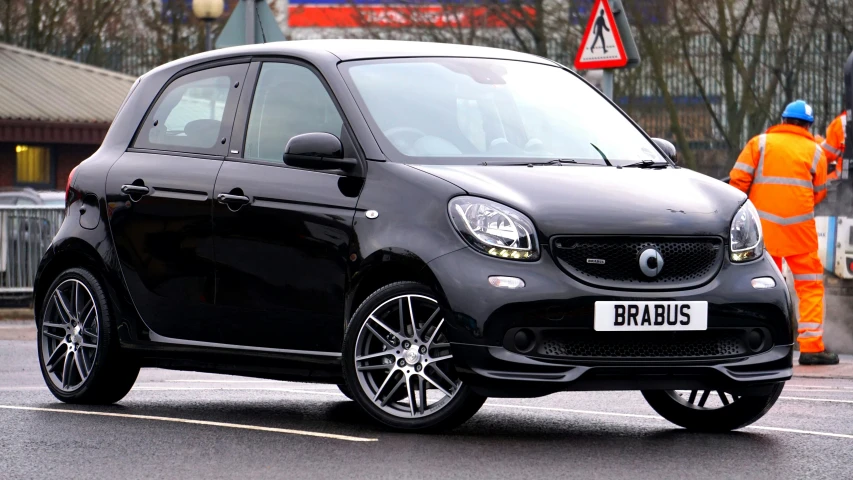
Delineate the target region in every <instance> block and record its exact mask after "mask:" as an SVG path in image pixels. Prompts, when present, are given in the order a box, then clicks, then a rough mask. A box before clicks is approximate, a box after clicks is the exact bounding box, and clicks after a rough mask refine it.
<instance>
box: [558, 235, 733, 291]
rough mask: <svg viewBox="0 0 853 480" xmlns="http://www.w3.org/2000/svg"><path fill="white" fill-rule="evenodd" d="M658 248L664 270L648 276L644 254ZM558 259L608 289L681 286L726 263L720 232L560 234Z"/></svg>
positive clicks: (703, 280)
mask: <svg viewBox="0 0 853 480" xmlns="http://www.w3.org/2000/svg"><path fill="white" fill-rule="evenodd" d="M650 248H653V249H655V250H657V252H658V253H659V254H660V257H661V259H662V260H663V267H662V268H661V269H660V272H659V273H658V274H657V275H656V276H654V277H649V276H647V275H645V274H644V273H643V271H642V269H641V268H640V255H641V254H642V253H643V252H644V251H645V250H647V249H650ZM553 250H554V256H555V258H556V259H557V263H558V264H559V265H560V266H561V267H562V268H563V269H564V270H565V271H566V272H567V273H568V274H569V275H571V276H573V277H575V278H577V279H578V280H581V281H584V282H587V283H590V284H593V285H597V286H602V287H606V288H630V289H679V288H690V287H695V286H698V285H702V284H704V283H707V282H708V281H710V280H711V279H712V278H713V277H714V275H716V273H717V271H718V270H719V268H720V265H721V264H722V259H723V252H724V250H725V249H724V247H723V241H722V239H721V238H719V237H700V238H637V237H570V236H564V237H556V238H555V239H554V242H553Z"/></svg>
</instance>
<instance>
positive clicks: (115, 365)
mask: <svg viewBox="0 0 853 480" xmlns="http://www.w3.org/2000/svg"><path fill="white" fill-rule="evenodd" d="M675 159H677V157H676V154H675V149H674V148H673V147H672V144H670V143H668V142H666V141H665V140H658V139H652V138H650V137H649V136H648V135H647V134H646V133H644V132H643V130H642V129H641V128H639V127H638V126H637V124H636V123H634V122H633V121H632V120H631V119H630V118H629V117H628V116H627V115H626V114H625V113H624V112H623V111H621V110H620V109H619V108H618V107H617V106H616V105H615V104H614V103H613V102H611V101H610V100H609V99H608V98H606V97H605V96H603V95H602V94H601V93H600V92H599V91H598V90H597V89H596V88H594V87H593V86H591V85H590V84H588V83H587V82H586V81H584V80H583V79H582V78H580V77H579V76H578V75H576V74H575V73H573V72H572V71H570V70H569V69H567V68H566V67H564V66H562V65H559V64H557V63H555V62H553V61H550V60H546V59H543V58H539V57H536V56H533V55H528V54H523V53H516V52H511V51H505V50H499V49H491V48H480V47H472V46H458V45H442V44H431V43H417V42H391V41H368V40H365V41H357V40H328V41H321V40H317V41H294V42H282V43H269V44H263V45H250V46H243V47H235V48H227V49H222V50H217V51H214V52H208V53H203V54H199V55H194V56H191V57H187V58H184V59H180V60H177V61H174V62H171V63H168V64H165V65H163V66H161V67H158V68H156V69H154V70H152V71H151V72H149V73H147V74H145V75H143V76H142V77H140V78H139V79H138V80H137V81H136V83H135V84H134V85H133V87H132V89H131V91H130V93H129V94H128V96H127V98H126V100H125V102H124V104H123V105H122V106H121V108H120V110H119V112H118V114H117V116H116V118H115V121H114V122H113V124H112V126H111V128H110V130H109V133H108V134H107V136H106V138H105V140H104V142H103V145H102V146H101V148H100V149H99V150H98V151H97V152H96V153H95V154H93V155H92V156H91V158H88V159H87V160H85V161H83V162H82V163H81V164H80V165H79V166H78V167H77V168H76V169H75V170H74V171H73V172H72V174H71V176H70V178H69V181H68V185H69V188H68V191H67V194H66V205H67V215H66V217H65V220H64V223H63V224H62V226H61V228H60V229H59V231H58V233H57V234H56V237H55V238H54V240H53V242H52V244H51V246H50V248H49V250H48V251H47V252H46V253H45V255H44V258H43V260H42V261H41V264H40V266H39V270H38V278H37V281H36V283H35V292H34V303H35V311H36V312H37V313H36V323H37V326H38V332H39V334H38V355H39V361H40V364H41V370H42V373H43V376H44V379H45V381H46V384H47V386H48V388H49V389H50V390H51V392H52V393H53V394H54V395H55V396H56V397H57V398H58V399H60V400H62V401H64V402H69V403H90V404H105V403H112V402H117V401H119V400H120V399H121V398H122V397H124V396H125V395H126V394H127V393H128V391H129V390H130V389H131V387H132V386H133V384H134V381H135V379H136V377H137V374H138V372H139V369H140V368H141V367H159V368H168V369H178V370H194V371H202V372H214V373H226V374H236V375H245V376H250V377H260V378H268V379H280V380H296V381H304V382H320V383H330V384H336V385H339V386H340V389H341V391H342V392H344V394H346V395H347V396H349V397H350V398H351V399H352V400H354V401H355V402H357V403H358V405H359V406H360V407H361V408H362V409H363V410H364V411H365V412H366V413H367V414H368V415H369V416H370V417H373V418H374V419H375V420H377V421H378V422H380V423H381V424H384V425H386V426H388V427H391V428H393V429H399V430H407V431H420V430H440V429H448V428H451V427H453V426H456V425H458V424H460V423H462V422H464V421H465V420H467V419H468V418H470V417H471V416H472V415H474V414H475V412H477V410H478V409H479V408H480V407H481V406H482V405H483V402H484V401H485V400H486V398H488V397H536V396H542V395H548V394H552V393H555V392H562V391H571V390H639V391H642V394H643V395H644V396H645V399H646V400H647V401H648V403H649V404H650V405H651V406H652V408H654V409H655V410H656V411H657V412H658V413H660V414H661V415H662V416H663V417H665V418H667V419H669V420H671V421H672V422H674V423H676V424H678V425H681V426H683V427H686V428H688V429H692V430H705V431H726V430H731V429H736V428H739V427H743V426H745V425H748V424H750V423H751V422H753V421H755V420H756V419H758V418H760V417H761V416H762V415H764V413H765V412H767V410H768V409H769V408H770V407H771V406H772V405H773V403H774V402H775V401H776V399H777V398H778V396H779V394H780V392H781V390H782V387H783V385H784V382H785V381H786V380H788V379H789V378H790V377H791V374H792V363H791V361H792V350H793V347H792V346H793V342H794V336H793V335H794V332H795V329H796V327H795V324H793V323H792V319H791V306H790V298H789V296H788V293H787V291H786V289H785V285H784V281H783V280H782V278H781V276H780V272H779V271H778V269H777V268H776V267H775V265H774V263H773V261H772V260H771V258H770V257H769V255H766V254H764V247H763V242H762V234H761V226H760V223H759V219H758V214H757V212H756V210H755V209H754V208H753V206H752V205H751V204H750V202H749V201H748V200H747V198H746V196H745V195H744V194H743V193H741V192H739V191H738V190H736V189H734V188H732V187H730V186H728V185H725V184H723V183H721V182H719V181H717V180H714V179H711V178H708V177H705V176H703V175H701V174H698V173H695V172H692V171H690V170H687V169H684V168H681V167H679V166H678V165H677V163H676V162H675V161H674V160H675Z"/></svg>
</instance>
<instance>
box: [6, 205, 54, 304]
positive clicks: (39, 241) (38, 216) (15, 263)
mask: <svg viewBox="0 0 853 480" xmlns="http://www.w3.org/2000/svg"><path fill="white" fill-rule="evenodd" d="M63 218H65V209H64V208H61V207H60V208H57V207H42V206H28V207H12V206H0V296H2V297H6V298H8V297H13V296H24V295H29V294H31V293H32V291H33V280H34V279H35V276H36V269H37V268H38V264H39V261H40V260H41V257H42V255H43V254H44V252H45V251H46V250H47V247H48V246H49V245H50V242H51V241H52V240H53V237H54V235H56V232H57V231H58V230H59V226H60V225H61V224H62V219H63Z"/></svg>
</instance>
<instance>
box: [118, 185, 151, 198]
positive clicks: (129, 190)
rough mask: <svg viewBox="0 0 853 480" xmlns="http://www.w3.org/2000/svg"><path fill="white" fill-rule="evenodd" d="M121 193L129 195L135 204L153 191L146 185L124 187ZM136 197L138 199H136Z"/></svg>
mask: <svg viewBox="0 0 853 480" xmlns="http://www.w3.org/2000/svg"><path fill="white" fill-rule="evenodd" d="M121 193H123V194H125V195H128V196H129V197H130V199H131V200H133V201H134V202H135V201H137V200H139V199H140V198H142V197H143V196H145V195H148V194H149V193H151V189H150V188H148V187H146V186H145V185H122V186H121ZM134 196H135V197H136V198H134Z"/></svg>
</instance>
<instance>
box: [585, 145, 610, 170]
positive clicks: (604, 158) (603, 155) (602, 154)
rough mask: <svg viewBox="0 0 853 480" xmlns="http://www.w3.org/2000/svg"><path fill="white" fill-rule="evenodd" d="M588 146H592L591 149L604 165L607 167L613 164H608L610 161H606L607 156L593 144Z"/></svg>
mask: <svg viewBox="0 0 853 480" xmlns="http://www.w3.org/2000/svg"><path fill="white" fill-rule="evenodd" d="M590 145H592V148H594V149H595V151H596V152H598V154H599V155H601V159H602V160H604V163H606V164H607V166H608V167H612V166H613V164H612V163H610V160H608V159H607V155H605V154H604V152H602V151H601V149H600V148H598V147H596V146H595V144H594V143H590Z"/></svg>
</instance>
